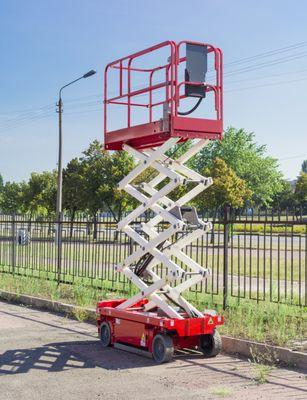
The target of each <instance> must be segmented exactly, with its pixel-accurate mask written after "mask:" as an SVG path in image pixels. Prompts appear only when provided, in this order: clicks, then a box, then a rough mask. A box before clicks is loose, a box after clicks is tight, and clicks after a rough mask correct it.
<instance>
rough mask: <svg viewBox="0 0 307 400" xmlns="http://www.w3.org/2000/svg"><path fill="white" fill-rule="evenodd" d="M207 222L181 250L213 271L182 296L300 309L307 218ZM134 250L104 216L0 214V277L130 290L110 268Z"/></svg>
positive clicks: (265, 214)
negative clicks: (203, 232)
mask: <svg viewBox="0 0 307 400" xmlns="http://www.w3.org/2000/svg"><path fill="white" fill-rule="evenodd" d="M143 219H146V215H144V216H143ZM206 219H210V220H212V222H213V227H214V228H213V231H212V232H210V233H207V234H206V235H205V236H203V237H202V238H201V239H198V240H196V241H195V242H194V243H192V244H191V245H189V246H187V248H186V249H184V250H185V251H186V252H187V254H188V255H189V256H190V257H192V258H193V259H194V260H196V261H197V262H198V263H200V264H201V265H204V266H208V267H210V268H211V271H212V273H211V277H210V278H209V279H208V280H207V281H205V282H204V283H203V284H199V285H197V286H195V287H194V288H192V289H191V290H190V293H189V296H198V298H199V296H200V295H201V294H204V295H210V296H212V298H220V300H223V303H224V306H226V305H227V301H228V300H229V298H231V297H233V298H237V299H238V300H240V299H250V300H255V301H257V302H261V301H270V302H277V303H289V304H294V305H298V306H307V279H306V276H307V217H306V216H304V214H303V213H302V212H297V211H296V212H292V213H290V212H283V213H280V212H278V211H275V212H273V211H270V212H269V211H268V210H262V211H257V213H255V212H253V210H247V211H246V212H244V213H240V214H236V215H235V214H234V213H232V212H230V210H225V212H224V213H223V215H222V214H221V213H216V215H215V216H214V215H213V216H211V217H210V218H209V217H208V216H206ZM140 222H142V221H141V220H139V221H135V224H136V227H137V226H138V224H139V223H140ZM57 227H60V228H59V232H60V235H57ZM160 229H163V226H160ZM178 235H180V232H179V233H178ZM173 240H176V238H175V237H174V239H173ZM136 248H137V245H136V244H135V243H133V242H132V241H131V240H130V239H129V238H128V236H126V235H125V234H124V233H122V232H120V231H118V230H117V227H116V221H115V220H114V219H113V217H112V216H110V215H103V216H99V217H97V218H96V219H95V222H93V220H91V219H88V218H85V217H79V218H77V219H76V220H74V221H73V222H71V221H69V218H63V219H62V220H60V221H55V220H52V219H47V218H43V219H42V218H32V219H30V218H29V217H28V216H17V215H16V216H15V215H9V216H8V215H0V272H6V273H11V274H16V275H26V276H32V277H38V278H47V279H52V280H57V281H59V282H65V283H73V282H75V281H82V282H83V283H84V284H86V285H91V286H93V287H97V288H103V287H108V288H114V289H117V290H129V289H130V282H127V280H126V279H125V278H124V277H123V276H122V275H121V274H117V273H116V272H115V270H114V266H115V265H116V264H118V263H119V262H121V261H122V260H123V259H124V258H125V257H126V256H127V255H128V254H131V253H132V252H134V251H135V250H136ZM157 268H158V269H160V270H159V273H161V274H163V273H165V271H164V269H163V268H162V266H158V267H157Z"/></svg>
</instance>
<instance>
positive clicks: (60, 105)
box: [55, 69, 96, 284]
mask: <svg viewBox="0 0 307 400" xmlns="http://www.w3.org/2000/svg"><path fill="white" fill-rule="evenodd" d="M95 74H96V71H94V70H93V69H92V70H90V71H89V72H87V73H86V74H84V75H82V76H80V78H77V79H75V80H74V81H72V82H69V83H67V85H64V86H62V87H61V89H60V91H59V101H58V104H57V106H58V110H57V112H58V113H59V154H58V182H57V199H56V219H57V223H56V232H55V233H56V235H55V243H56V244H57V275H58V276H57V281H58V284H60V282H61V263H62V235H61V221H62V181H63V175H62V174H63V168H62V112H63V102H62V90H63V89H64V88H66V87H67V86H70V85H72V84H73V83H75V82H78V81H80V80H81V79H83V78H89V77H90V76H92V75H95Z"/></svg>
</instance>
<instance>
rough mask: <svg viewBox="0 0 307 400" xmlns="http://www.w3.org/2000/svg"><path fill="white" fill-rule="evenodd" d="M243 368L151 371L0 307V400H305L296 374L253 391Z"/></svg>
mask: <svg viewBox="0 0 307 400" xmlns="http://www.w3.org/2000/svg"><path fill="white" fill-rule="evenodd" d="M252 376H253V370H252V368H251V366H250V364H249V363H248V361H245V360H240V359H238V358H235V357H230V356H226V355H220V356H218V357H217V358H215V359H209V360H205V359H204V358H203V357H202V356H198V355H193V356H192V355H189V356H181V357H178V358H176V359H175V360H174V361H173V362H171V363H169V364H164V365H156V364H154V362H152V361H151V360H149V359H146V358H142V357H140V356H137V355H134V354H129V353H125V352H122V351H120V350H115V349H112V348H108V349H102V348H101V346H100V343H99V341H98V340H97V335H96V329H95V327H94V326H92V325H89V324H85V323H80V322H77V321H72V320H70V319H67V318H64V317H61V316H57V315H54V314H50V313H47V312H41V311H37V310H33V309H31V308H26V307H22V306H17V305H12V304H8V303H4V302H0V400H13V399H14V400H15V399H22V400H41V399H44V400H49V399H50V400H57V399H65V400H71V399H80V400H81V399H82V400H87V399H88V400H94V399H106V400H115V399H116V400H122V399H123V400H130V399H133V400H139V399H168V400H175V399H176V400H183V399H184V400H187V399H195V400H196V399H197V400H199V399H219V398H221V397H222V395H224V398H229V399H235V400H240V399H249V400H253V399H279V400H280V399H301V400H302V399H306V398H307V379H306V375H304V373H303V372H302V371H300V372H299V371H292V370H288V369H277V368H275V369H273V370H272V371H271V372H270V373H269V375H268V383H265V384H262V385H256V384H255V381H254V380H253V379H252Z"/></svg>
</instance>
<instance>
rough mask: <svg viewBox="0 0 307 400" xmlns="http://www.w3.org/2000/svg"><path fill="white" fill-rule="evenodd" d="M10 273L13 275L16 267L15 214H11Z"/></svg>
mask: <svg viewBox="0 0 307 400" xmlns="http://www.w3.org/2000/svg"><path fill="white" fill-rule="evenodd" d="M11 263H12V273H13V275H14V274H15V266H16V219H15V214H12V260H11Z"/></svg>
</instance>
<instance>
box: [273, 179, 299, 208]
mask: <svg viewBox="0 0 307 400" xmlns="http://www.w3.org/2000/svg"><path fill="white" fill-rule="evenodd" d="M295 204H296V201H295V196H294V191H293V189H292V186H291V184H290V183H289V182H287V181H285V180H284V181H283V182H282V189H281V191H280V192H279V193H276V194H275V196H274V197H273V201H272V207H274V208H279V209H282V210H285V209H287V208H293V207H294V206H295Z"/></svg>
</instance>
